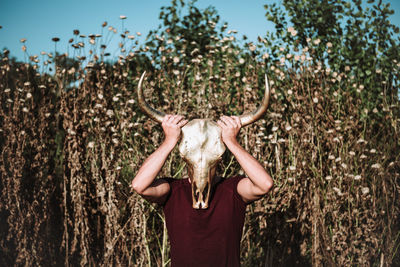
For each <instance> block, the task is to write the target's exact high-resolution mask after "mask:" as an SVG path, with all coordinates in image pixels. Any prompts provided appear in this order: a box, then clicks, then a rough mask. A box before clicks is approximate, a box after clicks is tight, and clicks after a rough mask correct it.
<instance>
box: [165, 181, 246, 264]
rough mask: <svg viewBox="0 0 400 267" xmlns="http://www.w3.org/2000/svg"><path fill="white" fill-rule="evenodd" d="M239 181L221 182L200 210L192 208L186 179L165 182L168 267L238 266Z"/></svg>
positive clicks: (241, 217)
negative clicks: (168, 190) (166, 186)
mask: <svg viewBox="0 0 400 267" xmlns="http://www.w3.org/2000/svg"><path fill="white" fill-rule="evenodd" d="M242 178H243V177H241V176H237V177H232V178H229V179H221V181H220V182H218V183H217V184H216V185H215V187H214V192H213V193H212V195H211V199H210V202H209V207H208V209H204V210H203V209H200V210H197V209H194V208H193V207H192V193H191V185H190V182H189V181H188V179H180V180H177V179H166V180H167V181H168V182H169V184H170V186H171V192H170V195H169V197H168V199H167V200H166V202H165V204H164V214H165V219H166V224H167V229H168V236H169V239H170V244H171V264H172V266H207V267H209V266H230V267H231V266H240V239H241V237H242V230H243V224H244V217H245V211H246V203H245V202H244V201H243V200H242V198H241V197H240V195H239V194H238V192H237V184H238V182H239V181H240V180H241V179H242Z"/></svg>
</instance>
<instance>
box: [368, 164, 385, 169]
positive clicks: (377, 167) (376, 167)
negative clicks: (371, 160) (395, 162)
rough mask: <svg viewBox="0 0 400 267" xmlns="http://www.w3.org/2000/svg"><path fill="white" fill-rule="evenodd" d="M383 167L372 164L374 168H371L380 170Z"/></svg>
mask: <svg viewBox="0 0 400 267" xmlns="http://www.w3.org/2000/svg"><path fill="white" fill-rule="evenodd" d="M381 167H382V166H381V164H379V163H375V164H372V166H371V168H372V169H380V168H381Z"/></svg>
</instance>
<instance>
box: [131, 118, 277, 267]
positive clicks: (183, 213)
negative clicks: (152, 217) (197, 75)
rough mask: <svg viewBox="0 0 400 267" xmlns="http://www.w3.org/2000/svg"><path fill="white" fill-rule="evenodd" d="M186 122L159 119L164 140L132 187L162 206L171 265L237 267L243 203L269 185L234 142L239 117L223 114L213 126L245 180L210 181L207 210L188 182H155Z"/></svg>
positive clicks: (260, 194) (267, 178) (264, 174)
mask: <svg viewBox="0 0 400 267" xmlns="http://www.w3.org/2000/svg"><path fill="white" fill-rule="evenodd" d="M187 122H188V121H187V120H185V119H184V118H183V116H180V115H165V116H164V117H163V119H162V128H163V131H164V134H165V139H164V141H163V143H162V144H161V145H160V146H159V147H158V148H157V150H155V151H154V152H153V153H152V154H151V155H150V156H149V157H148V158H147V159H146V160H145V162H144V163H143V165H142V166H141V167H140V169H139V171H138V173H137V175H136V177H135V178H134V179H133V181H132V188H133V189H134V190H135V191H136V192H137V193H138V194H140V195H141V196H143V197H144V198H145V199H147V200H149V201H152V202H156V203H159V204H161V205H163V209H164V214H165V218H166V224H167V229H168V234H169V238H170V242H171V264H172V266H239V265H240V239H241V236H242V229H243V224H244V216H245V210H246V205H247V204H249V203H251V202H253V201H256V200H258V199H260V198H262V197H263V196H265V195H266V194H267V193H268V192H269V191H270V189H271V188H272V185H273V181H272V179H271V177H270V175H269V174H268V173H267V172H266V171H265V169H264V168H263V167H262V165H261V164H260V163H259V162H258V161H257V160H256V159H255V158H254V157H253V156H251V155H250V154H249V153H248V152H247V151H246V150H245V149H244V148H243V147H241V146H240V144H239V143H238V141H237V140H236V136H237V134H238V133H239V131H240V128H241V126H242V125H241V120H240V119H239V117H236V116H231V117H229V116H222V117H221V118H220V120H219V121H218V122H217V124H218V126H219V127H220V128H221V137H222V141H223V142H224V144H225V145H226V147H227V148H228V149H229V150H230V151H231V152H232V154H233V155H234V156H235V158H236V160H237V161H238V162H239V164H240V166H241V167H242V168H243V170H244V171H245V173H246V175H247V176H246V177H244V176H236V177H231V178H228V179H223V178H221V177H214V178H213V179H212V181H213V184H212V190H211V192H212V193H211V198H210V204H209V206H208V208H207V209H194V208H193V207H192V195H191V185H190V183H191V182H192V181H191V180H190V179H187V178H186V179H179V180H177V179H169V178H167V179H157V180H155V178H156V176H157V174H158V173H159V172H160V170H161V168H162V166H163V165H164V163H165V160H166V159H167V157H168V155H169V154H170V152H171V151H172V150H173V148H174V147H175V146H176V144H177V143H178V141H179V139H180V136H181V128H182V127H183V126H184V125H185V124H186V123H187Z"/></svg>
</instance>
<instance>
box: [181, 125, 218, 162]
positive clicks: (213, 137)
mask: <svg viewBox="0 0 400 267" xmlns="http://www.w3.org/2000/svg"><path fill="white" fill-rule="evenodd" d="M179 152H180V154H181V156H182V157H184V158H185V159H191V160H193V161H198V160H200V159H201V161H202V162H203V163H204V161H206V162H208V161H213V160H216V159H218V158H219V157H221V156H222V154H223V153H224V152H225V145H224V143H223V142H222V140H221V129H220V128H219V126H218V124H216V123H215V122H214V121H212V120H210V119H195V120H192V121H190V122H188V123H187V124H186V125H185V126H184V127H183V128H182V141H181V143H180V145H179ZM199 163H200V162H199Z"/></svg>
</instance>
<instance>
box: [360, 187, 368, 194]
mask: <svg viewBox="0 0 400 267" xmlns="http://www.w3.org/2000/svg"><path fill="white" fill-rule="evenodd" d="M361 193H362V194H363V195H366V194H368V193H369V188H368V187H363V188H362V189H361Z"/></svg>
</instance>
